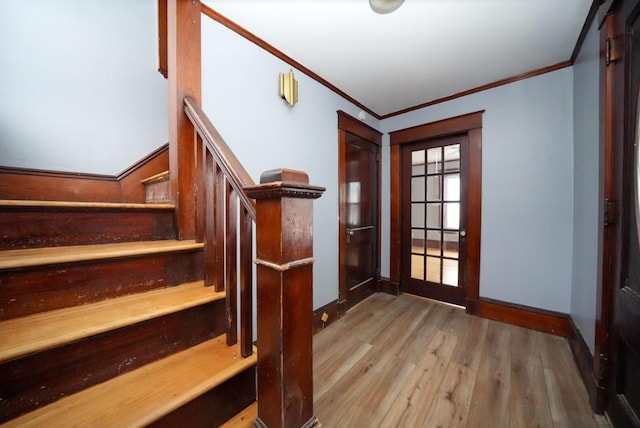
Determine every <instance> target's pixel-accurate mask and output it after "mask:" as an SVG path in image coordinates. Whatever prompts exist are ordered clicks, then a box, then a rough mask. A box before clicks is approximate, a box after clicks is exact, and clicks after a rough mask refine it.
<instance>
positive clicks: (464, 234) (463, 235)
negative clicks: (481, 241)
mask: <svg viewBox="0 0 640 428" xmlns="http://www.w3.org/2000/svg"><path fill="white" fill-rule="evenodd" d="M460 236H462V237H463V238H464V237H465V236H467V231H466V230H461V231H460Z"/></svg>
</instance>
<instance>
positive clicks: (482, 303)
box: [466, 297, 570, 338]
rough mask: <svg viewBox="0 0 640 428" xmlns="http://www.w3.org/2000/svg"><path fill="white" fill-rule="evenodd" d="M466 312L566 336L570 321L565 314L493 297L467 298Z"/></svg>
mask: <svg viewBox="0 0 640 428" xmlns="http://www.w3.org/2000/svg"><path fill="white" fill-rule="evenodd" d="M466 307H467V313H469V314H471V315H477V316H480V317H482V318H488V319H491V320H494V321H501V322H506V323H508V324H513V325H517V326H519V327H524V328H528V329H531V330H536V331H541V332H544V333H551V334H555V335H556V336H561V337H565V338H567V337H568V336H569V330H570V325H569V324H570V323H569V317H568V315H566V314H563V313H560V312H554V311H548V310H545V309H539V308H534V307H531V306H524V305H517V304H514V303H508V302H503V301H499V300H493V299H486V298H482V297H481V298H480V299H477V300H476V299H467V303H466Z"/></svg>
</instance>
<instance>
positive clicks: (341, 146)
mask: <svg viewBox="0 0 640 428" xmlns="http://www.w3.org/2000/svg"><path fill="white" fill-rule="evenodd" d="M337 113H338V200H339V202H338V212H339V213H338V265H339V268H338V270H339V273H338V283H339V285H338V304H339V305H341V306H342V307H346V301H347V269H346V251H347V242H346V239H345V237H346V236H347V224H346V222H345V221H346V212H347V205H346V194H347V184H346V177H347V165H346V159H347V145H346V143H347V132H349V133H351V134H354V135H357V136H358V137H361V138H363V139H364V140H367V141H370V142H372V143H374V144H376V145H377V146H378V147H380V146H381V145H382V133H381V132H380V131H378V130H376V129H374V128H372V127H370V126H369V125H367V124H366V123H363V122H362V121H360V120H358V119H356V118H354V117H353V116H350V115H349V114H347V113H345V112H344V111H342V110H338V112H337ZM378 153H379V152H378ZM377 174H378V188H377V193H378V206H377V208H376V211H377V219H376V221H377V223H378V237H377V240H378V245H377V248H376V273H375V281H376V283H379V281H380V259H381V256H380V238H381V234H380V224H381V216H380V214H381V209H380V196H381V194H382V193H381V169H380V162H378V169H377ZM378 286H379V285H378V284H376V289H377V288H378Z"/></svg>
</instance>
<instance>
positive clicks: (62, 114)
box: [0, 0, 168, 174]
mask: <svg viewBox="0 0 640 428" xmlns="http://www.w3.org/2000/svg"><path fill="white" fill-rule="evenodd" d="M156 5H157V1H156V0H136V1H131V0H109V1H96V0H57V1H51V0H29V1H0V165H2V166H14V167H25V168H38V169H49V170H60V171H74V172H88V173H100V174H117V173H118V172H121V171H122V170H124V169H125V168H127V167H128V166H130V165H132V164H133V163H135V162H136V161H137V160H139V159H141V158H142V157H144V156H146V155H147V154H149V153H150V152H152V151H153V150H154V149H156V148H158V147H160V146H161V145H163V144H165V143H166V142H167V141H168V110H167V108H168V102H167V100H168V98H167V96H168V89H167V82H166V80H165V79H164V78H163V77H162V76H161V75H160V74H159V73H158V72H157V68H158V65H157V64H158V62H157V51H158V48H157V37H158V30H157V9H156V8H157V6H156Z"/></svg>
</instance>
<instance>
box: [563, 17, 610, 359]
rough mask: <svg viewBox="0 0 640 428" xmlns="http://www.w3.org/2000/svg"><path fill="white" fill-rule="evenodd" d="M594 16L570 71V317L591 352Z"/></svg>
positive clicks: (596, 162)
mask: <svg viewBox="0 0 640 428" xmlns="http://www.w3.org/2000/svg"><path fill="white" fill-rule="evenodd" d="M595 21H596V20H594V23H593V24H592V25H591V28H590V29H589V32H588V33H587V37H586V38H585V40H584V43H583V45H582V48H581V50H580V54H579V55H578V58H577V59H576V62H575V64H574V67H573V68H574V71H573V86H574V88H573V104H574V118H573V129H574V131H573V132H574V195H573V204H574V215H573V263H572V265H573V268H572V272H573V275H572V287H571V316H572V317H573V320H574V322H575V324H576V326H577V327H578V329H579V330H580V332H581V333H582V337H583V338H584V339H585V341H586V343H587V345H588V346H589V348H590V349H591V352H592V353H593V350H594V341H595V339H594V338H595V316H596V298H597V290H598V284H599V282H600V280H601V275H602V269H601V266H602V254H601V239H602V204H601V203H600V201H602V197H603V196H602V195H603V189H602V181H601V180H600V176H601V175H602V173H603V172H602V171H603V168H602V163H601V159H602V156H601V153H600V144H599V132H600V130H599V126H598V123H599V102H600V99H599V77H600V72H599V54H600V52H599V50H600V46H599V34H598V29H597V27H596V22H595Z"/></svg>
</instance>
